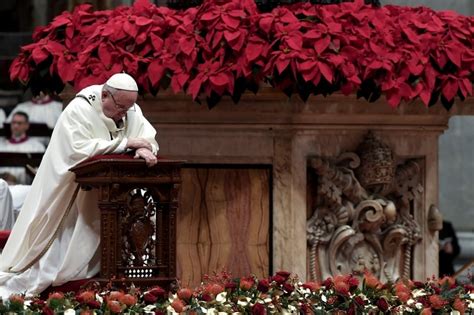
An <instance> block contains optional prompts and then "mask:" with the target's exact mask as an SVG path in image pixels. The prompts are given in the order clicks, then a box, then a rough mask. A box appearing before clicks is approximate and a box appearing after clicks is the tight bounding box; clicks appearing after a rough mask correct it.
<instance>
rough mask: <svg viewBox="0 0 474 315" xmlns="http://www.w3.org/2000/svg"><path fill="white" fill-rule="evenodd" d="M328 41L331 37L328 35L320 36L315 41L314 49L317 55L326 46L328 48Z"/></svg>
mask: <svg viewBox="0 0 474 315" xmlns="http://www.w3.org/2000/svg"><path fill="white" fill-rule="evenodd" d="M330 42H331V38H330V37H329V36H324V37H321V38H320V39H318V40H316V41H315V43H314V49H315V50H316V52H317V53H318V54H319V55H321V53H322V52H323V51H325V50H326V48H328V46H329V43H330Z"/></svg>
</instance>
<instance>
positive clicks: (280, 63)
mask: <svg viewBox="0 0 474 315" xmlns="http://www.w3.org/2000/svg"><path fill="white" fill-rule="evenodd" d="M289 64H290V59H283V58H279V59H277V61H276V62H275V65H276V67H277V70H278V73H279V74H282V73H283V71H285V69H286V68H287V67H288V65H289Z"/></svg>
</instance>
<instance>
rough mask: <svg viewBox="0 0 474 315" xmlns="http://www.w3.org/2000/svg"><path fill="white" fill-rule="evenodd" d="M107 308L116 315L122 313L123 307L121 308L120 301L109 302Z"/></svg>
mask: <svg viewBox="0 0 474 315" xmlns="http://www.w3.org/2000/svg"><path fill="white" fill-rule="evenodd" d="M107 308H108V309H109V310H110V311H111V312H112V313H115V314H119V313H121V312H122V306H120V302H119V301H114V300H111V301H108V302H107Z"/></svg>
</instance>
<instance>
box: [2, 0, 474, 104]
mask: <svg viewBox="0 0 474 315" xmlns="http://www.w3.org/2000/svg"><path fill="white" fill-rule="evenodd" d="M473 22H474V17H472V16H469V17H466V16H463V15H459V14H457V13H454V12H452V11H441V12H436V11H433V10H431V9H429V8H425V7H419V8H412V7H400V6H390V5H387V6H383V7H377V6H372V5H366V4H365V3H364V1H363V0H354V1H353V2H342V3H340V4H331V5H318V4H311V3H310V2H300V3H296V4H292V5H289V6H278V7H276V8H274V9H273V10H272V11H271V12H266V13H262V12H259V11H258V8H257V6H256V4H255V2H254V1H253V0H231V1H224V0H206V1H204V2H203V4H202V5H200V6H198V7H193V8H188V9H186V10H173V9H170V8H167V7H158V6H155V5H153V4H151V3H150V2H149V1H147V0H138V1H136V2H135V3H134V4H133V6H129V7H127V6H121V7H118V8H116V9H113V10H105V11H93V10H92V7H91V6H90V5H79V6H77V7H76V8H75V9H74V11H73V12H64V13H63V14H61V15H59V16H57V17H56V18H55V19H54V20H53V21H52V22H51V23H50V24H49V25H47V26H44V27H39V28H37V29H36V30H35V32H34V34H33V40H34V42H33V43H32V44H29V45H26V46H23V47H22V48H21V52H20V54H19V56H18V57H17V58H16V59H15V60H14V61H13V63H12V65H11V68H10V78H11V79H12V80H20V81H21V82H22V83H24V84H26V85H29V86H30V87H31V88H32V89H33V92H35V91H36V92H38V91H39V90H45V89H48V88H49V89H52V90H54V91H55V92H59V91H61V90H62V89H63V88H64V85H65V84H71V85H72V86H73V87H74V88H75V90H79V89H81V88H84V87H85V86H88V85H91V84H101V83H103V82H105V80H106V79H107V78H108V77H109V76H110V75H111V74H113V73H116V72H120V71H126V72H128V73H129V74H131V75H132V76H134V77H135V78H136V80H137V82H138V84H139V86H140V88H141V91H142V92H144V93H152V94H154V95H155V94H156V93H157V92H158V91H159V90H160V89H166V88H168V87H170V88H171V90H172V91H173V92H175V93H178V92H184V93H186V94H188V95H190V96H192V98H193V99H194V100H197V101H198V100H199V98H200V97H201V96H204V97H206V98H207V102H208V105H209V106H213V105H215V104H216V103H217V102H218V101H219V100H220V98H221V97H222V96H224V95H229V96H231V97H232V99H233V100H234V101H235V102H238V100H239V99H240V96H241V95H242V93H243V92H244V91H246V90H250V91H253V92H256V91H257V90H258V88H259V85H260V84H261V83H263V82H264V83H267V84H270V85H271V86H273V87H274V88H277V89H279V90H281V91H283V92H284V93H286V94H288V95H291V94H292V93H298V94H299V95H300V97H301V98H302V99H303V100H304V101H306V100H307V98H308V97H309V96H310V95H311V94H323V95H327V94H330V93H333V92H336V91H339V92H342V93H344V94H345V95H349V94H351V93H357V95H358V96H359V97H364V98H366V99H367V100H369V101H374V100H376V99H378V98H379V97H380V96H381V95H385V97H386V99H387V102H388V104H390V106H392V107H397V106H398V105H399V104H400V102H402V101H406V102H409V101H412V100H414V99H417V98H420V99H421V100H422V101H423V103H424V104H425V105H426V106H429V105H433V104H435V103H436V102H438V101H439V100H441V102H442V103H443V105H444V106H445V107H447V108H449V107H451V106H452V105H453V103H454V101H455V98H456V96H457V97H459V98H460V99H461V100H464V99H465V98H466V97H468V96H469V95H472V83H473V81H474V72H473V70H474V49H473V48H474V41H473V40H472V39H473V38H474V23H473Z"/></svg>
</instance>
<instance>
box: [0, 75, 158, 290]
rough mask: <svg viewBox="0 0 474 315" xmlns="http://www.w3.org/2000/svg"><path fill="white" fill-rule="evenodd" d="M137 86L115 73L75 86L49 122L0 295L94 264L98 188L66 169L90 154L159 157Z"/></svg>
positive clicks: (6, 255) (5, 261)
mask: <svg viewBox="0 0 474 315" xmlns="http://www.w3.org/2000/svg"><path fill="white" fill-rule="evenodd" d="M137 96H138V87H137V84H136V82H135V80H134V79H133V78H132V77H131V76H130V75H128V74H125V73H117V74H114V75H113V76H111V77H110V78H109V79H108V80H107V82H105V84H103V85H93V86H90V87H87V88H85V89H83V90H82V91H80V92H79V93H78V94H77V95H76V97H75V98H74V99H73V100H72V101H71V102H70V103H69V105H68V106H67V107H66V109H65V110H64V111H63V113H62V114H61V116H60V117H59V120H58V122H57V124H56V126H55V128H54V131H53V134H52V136H51V141H50V143H49V145H48V148H47V150H46V152H45V154H44V157H43V160H42V162H41V165H40V167H39V169H38V173H37V174H36V177H35V179H34V181H33V184H32V187H31V191H30V193H29V194H28V196H27V197H26V199H25V202H24V204H23V207H22V209H21V210H20V214H19V217H18V219H17V221H16V223H15V225H14V227H13V229H12V231H11V234H10V237H9V239H8V242H7V244H6V245H5V248H4V249H3V253H2V255H1V256H0V296H1V297H3V298H4V299H5V298H8V296H10V295H11V294H13V293H26V294H27V295H35V294H39V293H41V292H42V291H43V290H45V289H46V288H47V287H48V286H50V285H53V286H57V285H61V284H64V283H65V282H68V281H72V280H78V279H87V278H91V277H93V276H95V275H96V274H97V273H98V272H99V270H100V251H99V243H100V216H99V210H98V208H97V195H96V191H95V190H92V191H87V192H86V191H81V190H79V189H78V185H77V184H76V183H75V181H74V174H73V173H71V172H70V171H69V169H70V168H71V167H73V166H75V165H77V164H78V163H81V162H83V161H85V160H87V159H88V158H90V157H92V156H95V155H102V154H115V153H123V152H126V151H132V150H133V151H134V152H135V158H141V159H144V160H145V162H146V164H147V165H148V166H153V165H155V164H156V163H157V159H156V153H157V151H158V143H157V142H156V140H155V135H156V130H155V129H154V128H153V126H152V125H151V124H150V123H149V122H148V121H147V120H146V118H145V117H144V116H143V114H142V111H141V109H140V107H139V106H138V105H137V104H136V100H137Z"/></svg>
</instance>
